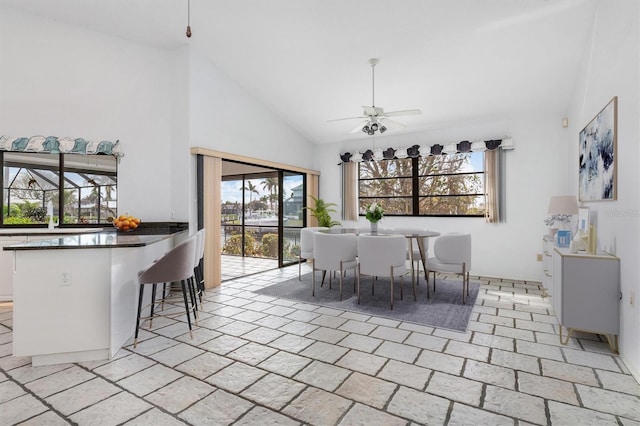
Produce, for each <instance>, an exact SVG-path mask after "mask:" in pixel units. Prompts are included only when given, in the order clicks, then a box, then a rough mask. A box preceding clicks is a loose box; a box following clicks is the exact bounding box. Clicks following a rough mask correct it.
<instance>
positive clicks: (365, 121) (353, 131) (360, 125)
mask: <svg viewBox="0 0 640 426" xmlns="http://www.w3.org/2000/svg"><path fill="white" fill-rule="evenodd" d="M368 122H369V120H364V121H362V122H361V123H360V124H358V125H357V126H356V127H355V128H354V129H353V130H352V131H350V132H349V133H356V132H360V131H362V128H363V127H364V125H365V124H367V123H368Z"/></svg>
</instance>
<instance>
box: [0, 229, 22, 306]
mask: <svg viewBox="0 0 640 426" xmlns="http://www.w3.org/2000/svg"><path fill="white" fill-rule="evenodd" d="M25 241H26V238H25V237H18V236H0V302H7V301H11V300H13V257H14V252H13V251H4V250H3V249H2V247H4V246H10V245H12V244H18V243H23V242H25Z"/></svg>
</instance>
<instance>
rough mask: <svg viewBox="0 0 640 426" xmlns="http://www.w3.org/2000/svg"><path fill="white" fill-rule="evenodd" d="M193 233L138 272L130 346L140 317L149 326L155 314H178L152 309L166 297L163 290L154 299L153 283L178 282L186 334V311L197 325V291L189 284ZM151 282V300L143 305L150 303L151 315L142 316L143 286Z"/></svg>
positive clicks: (194, 252) (193, 243)
mask: <svg viewBox="0 0 640 426" xmlns="http://www.w3.org/2000/svg"><path fill="white" fill-rule="evenodd" d="M196 243H197V241H196V237H195V235H194V236H192V237H189V238H188V239H187V240H186V241H184V242H182V243H180V244H178V245H177V246H175V247H174V248H172V249H171V250H169V251H168V252H167V253H165V254H164V255H163V256H162V257H161V258H160V259H158V260H157V261H155V262H154V263H153V264H152V265H151V266H149V267H148V268H147V269H146V270H144V271H141V272H139V273H138V284H139V286H140V293H139V296H138V315H137V318H136V333H135V337H134V340H133V347H134V348H135V347H136V346H137V344H138V331H139V329H140V320H141V319H142V320H146V319H149V328H151V326H152V322H153V317H154V316H175V315H177V314H175V313H174V314H169V315H161V314H156V313H155V305H156V303H163V302H164V301H165V298H164V294H163V297H162V298H161V299H159V300H156V287H157V285H158V284H163V285H164V284H165V283H172V282H180V284H181V289H182V299H183V302H184V307H185V311H186V313H187V323H188V324H189V334H190V336H191V338H193V331H192V327H191V316H190V314H189V311H192V312H193V315H194V320H195V321H196V325H197V317H196V304H195V298H196V295H195V293H194V292H193V287H192V285H191V282H190V280H191V277H192V276H193V263H194V260H193V259H194V258H195V256H196ZM148 284H151V285H152V288H151V302H150V303H149V304H148V305H145V306H144V308H146V307H147V306H150V315H149V316H148V317H142V309H143V306H142V304H143V299H144V288H145V286H146V285H148ZM187 291H189V294H190V298H191V306H189V301H188V299H187Z"/></svg>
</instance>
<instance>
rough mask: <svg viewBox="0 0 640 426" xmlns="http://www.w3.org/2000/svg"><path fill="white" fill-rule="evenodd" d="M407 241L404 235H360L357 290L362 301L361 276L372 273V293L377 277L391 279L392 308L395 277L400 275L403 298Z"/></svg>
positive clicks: (391, 306) (414, 288)
mask: <svg viewBox="0 0 640 426" xmlns="http://www.w3.org/2000/svg"><path fill="white" fill-rule="evenodd" d="M406 253H407V242H406V238H405V237H404V236H403V235H359V236H358V278H357V285H356V287H357V292H358V304H359V303H360V276H361V275H370V276H371V277H372V281H371V294H374V291H375V290H374V287H375V281H376V277H389V279H390V286H391V288H390V294H391V296H390V308H391V309H393V286H394V277H397V276H400V299H402V298H403V294H402V293H403V290H402V287H403V282H404V275H405V274H406V272H407V265H406V256H407V255H406ZM413 298H414V300H417V297H416V286H415V281H414V282H413Z"/></svg>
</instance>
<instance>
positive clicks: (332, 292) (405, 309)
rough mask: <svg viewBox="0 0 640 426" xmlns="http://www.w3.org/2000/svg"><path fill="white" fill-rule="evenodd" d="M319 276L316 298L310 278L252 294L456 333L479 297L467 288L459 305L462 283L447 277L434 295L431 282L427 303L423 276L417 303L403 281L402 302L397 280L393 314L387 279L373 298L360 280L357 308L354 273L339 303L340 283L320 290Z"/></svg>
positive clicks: (368, 279)
mask: <svg viewBox="0 0 640 426" xmlns="http://www.w3.org/2000/svg"><path fill="white" fill-rule="evenodd" d="M321 280H322V273H321V272H320V271H318V272H316V295H315V297H313V296H311V274H310V273H308V274H305V275H303V276H302V280H301V281H299V280H298V278H297V277H296V278H292V279H290V280H287V281H283V282H280V283H278V284H274V285H271V286H269V287H265V288H263V289H260V290H256V291H254V293H258V294H263V295H266V296H272V297H278V298H283V299H289V300H295V301H298V302H302V303H309V304H313V305H320V306H326V307H328V308H333V309H340V310H345V311H352V312H358V313H362V314H366V315H376V316H380V317H386V318H390V319H394V320H397V321H407V322H412V323H416V324H422V325H429V326H432V327H439V328H447V329H450V330H456V331H462V332H464V331H466V329H467V325H468V323H469V318H470V317H471V311H472V310H473V306H474V304H475V302H476V297H477V296H478V289H479V288H480V284H479V283H474V282H471V283H470V284H469V297H468V298H467V304H466V305H463V304H462V281H461V280H455V279H452V278H450V277H448V278H447V279H437V280H436V290H437V291H436V292H434V291H433V282H431V283H430V288H431V290H430V298H429V299H427V290H426V286H425V281H424V275H422V278H421V279H420V283H419V285H418V286H417V297H418V301H417V302H415V301H414V299H413V290H412V287H411V275H407V276H405V277H404V300H400V279H399V278H397V279H395V280H394V296H395V299H394V302H393V310H390V309H389V302H390V298H389V291H390V287H391V286H390V285H389V278H378V279H377V280H376V281H375V295H374V296H372V295H371V282H372V279H371V277H368V276H366V277H365V276H363V277H362V278H361V282H360V285H361V289H360V304H358V297H357V295H356V294H355V293H354V284H353V283H354V280H353V273H352V272H349V273H348V275H347V277H346V278H345V279H344V281H343V284H342V286H343V287H342V301H340V300H339V280H338V279H337V278H334V279H333V280H332V288H331V289H329V284H328V281H329V277H328V275H327V278H326V279H325V283H324V286H323V287H320V281H321Z"/></svg>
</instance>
